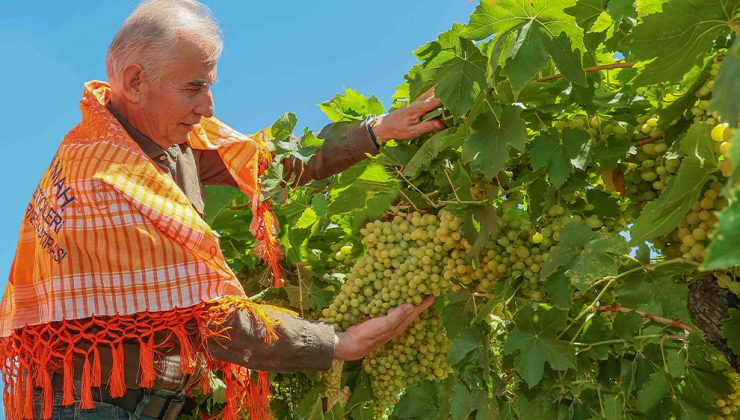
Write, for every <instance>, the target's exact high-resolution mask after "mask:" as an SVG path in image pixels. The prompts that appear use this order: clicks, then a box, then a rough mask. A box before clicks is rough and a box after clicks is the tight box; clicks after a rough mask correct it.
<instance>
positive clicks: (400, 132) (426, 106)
mask: <svg viewBox="0 0 740 420" xmlns="http://www.w3.org/2000/svg"><path fill="white" fill-rule="evenodd" d="M441 104H442V101H440V100H439V99H437V98H436V97H435V96H434V91H433V90H430V91H429V92H427V93H425V94H424V95H421V96H420V97H419V98H417V99H416V101H414V102H413V103H412V104H410V105H408V106H405V107H403V108H399V109H397V110H395V111H393V112H391V113H390V114H387V115H381V116H378V120H377V121H376V123H375V125H373V133H375V137H377V138H378V141H380V142H381V143H384V142H386V141H388V140H390V139H396V140H412V139H415V138H417V137H419V136H421V135H422V134H425V133H428V132H430V131H435V130H440V129H442V128H444V124H442V121H440V120H437V119H432V120H427V121H422V120H421V117H423V116H424V114H426V113H427V112H430V111H432V110H433V109H435V108H437V107H438V106H440V105H441Z"/></svg>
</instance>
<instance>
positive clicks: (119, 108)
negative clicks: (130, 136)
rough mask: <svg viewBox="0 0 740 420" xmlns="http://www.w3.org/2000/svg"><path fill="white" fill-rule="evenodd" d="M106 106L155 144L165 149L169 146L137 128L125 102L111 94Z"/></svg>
mask: <svg viewBox="0 0 740 420" xmlns="http://www.w3.org/2000/svg"><path fill="white" fill-rule="evenodd" d="M107 106H108V108H109V109H110V110H111V112H113V113H114V114H115V116H116V118H118V119H119V120H121V119H122V120H124V121H125V122H126V123H127V124H128V125H129V126H130V127H133V128H134V129H135V130H136V131H137V132H138V133H139V134H140V135H142V136H144V137H146V138H147V139H149V140H150V141H151V142H153V143H154V144H156V145H157V146H159V147H161V148H162V149H166V148H168V147H170V146H171V145H170V144H162V143H161V142H160V141H157V139H154V138H151V137H149V136H147V135H146V134H144V132H143V131H142V130H141V129H139V127H137V126H136V123H135V122H134V121H132V119H131V118H130V117H129V116H130V112H129V109H128V107H126V105H125V103H123V101H121V100H120V99H119V98H116V97H115V96H111V98H110V100H109V101H108V104H107Z"/></svg>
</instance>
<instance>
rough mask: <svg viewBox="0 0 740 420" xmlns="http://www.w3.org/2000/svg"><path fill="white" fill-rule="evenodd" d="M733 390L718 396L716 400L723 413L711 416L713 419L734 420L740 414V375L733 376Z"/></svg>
mask: <svg viewBox="0 0 740 420" xmlns="http://www.w3.org/2000/svg"><path fill="white" fill-rule="evenodd" d="M732 382H733V388H734V389H733V392H732V393H731V394H729V395H726V396H725V397H722V398H718V399H717V401H716V402H715V405H716V406H717V409H718V410H719V412H720V413H721V414H715V415H712V416H709V418H710V419H711V420H734V419H737V418H738V414H740V375H737V374H735V375H734V377H733V381H732Z"/></svg>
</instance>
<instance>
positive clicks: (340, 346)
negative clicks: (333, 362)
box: [334, 332, 346, 360]
mask: <svg viewBox="0 0 740 420" xmlns="http://www.w3.org/2000/svg"><path fill="white" fill-rule="evenodd" d="M343 334H344V333H341V332H335V333H334V358H335V359H338V360H345V358H346V355H345V354H344V344H345V343H344V340H342V335H343Z"/></svg>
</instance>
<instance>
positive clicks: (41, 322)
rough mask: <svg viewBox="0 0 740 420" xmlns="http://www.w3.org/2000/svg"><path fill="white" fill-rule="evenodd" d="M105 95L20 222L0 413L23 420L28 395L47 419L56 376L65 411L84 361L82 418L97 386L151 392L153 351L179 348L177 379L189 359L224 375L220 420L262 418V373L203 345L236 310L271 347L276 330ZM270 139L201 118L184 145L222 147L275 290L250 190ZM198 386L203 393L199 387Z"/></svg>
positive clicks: (268, 245)
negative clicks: (242, 414)
mask: <svg viewBox="0 0 740 420" xmlns="http://www.w3.org/2000/svg"><path fill="white" fill-rule="evenodd" d="M109 98H110V88H109V86H108V85H107V84H105V83H103V82H96V81H93V82H88V83H86V84H85V90H84V94H83V97H82V101H81V104H80V109H81V110H82V116H83V118H82V122H81V123H80V124H79V125H78V126H77V127H75V128H74V129H73V130H72V131H70V132H69V133H68V134H67V135H66V136H65V138H64V140H63V141H62V143H61V145H60V146H59V150H58V151H57V154H56V155H55V157H54V159H53V161H52V163H51V165H50V167H49V169H48V170H47V172H46V173H45V174H44V176H43V177H42V179H41V182H40V183H39V186H38V188H37V189H36V191H35V192H34V193H33V196H32V198H31V202H30V203H29V205H28V207H27V209H26V213H25V216H24V218H23V223H22V226H21V232H20V237H19V241H18V247H17V250H16V256H15V260H14V263H13V266H12V267H11V270H10V278H9V281H8V285H7V288H6V289H5V293H4V295H3V298H2V302H1V303H0V357H1V358H2V365H0V371H1V372H2V375H3V381H4V383H5V388H4V391H3V402H4V404H5V410H6V414H7V415H8V417H9V418H14V419H21V418H32V417H33V389H34V387H37V388H41V389H42V390H43V416H44V418H49V417H50V416H51V411H52V385H51V379H50V372H52V371H61V372H63V373H64V381H65V383H64V398H63V403H64V404H65V405H67V404H72V403H73V402H74V394H75V389H74V382H73V377H74V375H75V372H73V363H72V360H73V357H76V358H77V357H83V358H84V365H83V366H84V367H83V371H82V372H81V377H82V381H81V389H80V390H78V392H79V394H80V395H81V407H82V408H83V409H89V408H93V398H92V392H91V387H97V386H100V385H101V384H103V383H107V384H108V386H109V387H110V392H111V395H112V396H113V397H117V396H121V395H123V394H124V393H125V392H126V387H127V386H132V387H135V386H137V385H138V386H139V387H143V388H151V387H152V386H153V384H154V380H155V377H156V372H155V367H154V354H155V353H157V352H158V350H159V349H161V348H163V347H164V346H167V345H169V344H170V343H171V342H175V340H177V341H176V342H177V344H179V347H180V351H181V358H182V359H181V360H182V362H181V366H180V368H181V370H182V372H183V373H192V372H193V370H194V368H195V366H196V364H198V363H200V364H202V365H205V366H206V367H207V369H206V370H205V373H204V374H206V375H207V374H208V371H209V370H210V371H220V372H222V373H223V376H224V378H225V382H226V385H227V392H226V395H227V405H226V409H225V410H224V418H227V419H230V418H236V416H237V415H238V413H239V411H241V410H242V409H244V408H246V409H248V410H249V413H250V415H251V417H252V418H254V419H260V418H265V417H266V416H267V402H268V401H267V396H268V395H267V378H266V376H265V373H264V372H259V373H258V374H257V375H256V376H257V379H255V380H254V381H253V379H254V376H253V375H250V373H249V371H248V370H247V369H246V368H243V367H240V366H237V365H232V364H229V363H225V362H220V361H217V360H214V359H213V358H212V357H211V356H210V354H209V352H208V348H207V346H206V344H205V340H206V339H207V338H209V337H213V336H221V337H225V336H226V334H227V331H226V328H225V327H223V323H224V322H225V321H226V320H227V319H228V318H229V317H230V316H231V315H232V314H233V313H234V312H235V311H237V310H246V311H248V312H249V313H250V314H251V315H252V316H253V318H254V319H255V321H256V322H259V323H260V324H262V325H263V326H264V331H265V337H266V340H267V341H268V342H270V341H271V340H273V339H275V338H276V335H275V332H274V330H273V325H274V324H273V321H272V320H270V319H268V317H267V316H266V314H265V312H264V311H263V310H262V309H261V308H260V306H259V305H257V304H254V303H253V302H251V301H249V300H248V299H247V298H246V296H245V294H244V291H243V289H242V287H241V285H240V284H239V282H238V281H237V279H236V277H235V276H234V273H233V272H232V271H231V270H230V269H229V267H228V265H227V264H226V262H225V260H224V258H223V255H222V254H221V250H220V248H219V244H218V239H217V237H216V235H215V234H214V232H213V231H212V230H211V229H210V227H209V226H208V224H207V223H206V222H205V221H204V220H203V219H202V218H201V217H200V216H199V215H198V214H197V212H196V211H195V210H194V209H193V208H192V206H191V205H190V203H189V202H188V200H187V198H186V197H185V195H184V194H183V192H182V191H181V190H180V188H179V187H178V186H177V184H175V182H174V180H173V179H172V178H171V177H170V176H169V175H168V174H166V173H164V172H163V171H161V170H160V169H158V167H157V166H156V165H155V164H154V163H153V162H152V161H151V160H150V159H149V157H148V156H147V155H146V154H144V153H143V152H142V151H141V149H140V148H139V147H138V145H137V144H136V143H135V142H134V140H133V139H132V138H131V137H130V136H129V135H128V133H127V132H126V131H125V130H124V128H123V127H121V125H120V124H119V123H118V121H117V120H116V119H115V117H114V116H113V115H112V114H111V113H110V112H109V111H108V110H107V109H106V107H105V104H106V103H107V101H108V100H109ZM266 135H267V134H266V133H264V132H263V133H259V134H258V135H256V136H251V137H250V136H245V135H243V134H240V133H238V132H236V131H234V130H232V129H231V128H229V127H227V126H226V125H224V124H223V123H221V122H220V121H218V120H216V119H214V118H209V119H203V120H202V122H201V124H200V125H199V126H197V127H196V129H195V130H193V132H192V133H191V135H190V136H189V139H188V143H189V144H190V146H191V147H193V148H195V149H211V150H218V152H219V154H220V155H221V157H222V159H223V161H224V163H225V164H226V166H227V167H228V168H229V171H230V173H231V174H232V176H233V177H234V179H235V180H236V181H237V183H238V185H239V187H240V188H241V189H242V190H243V191H244V192H245V193H246V194H247V195H249V197H250V201H251V206H252V210H253V213H254V216H253V220H252V224H251V225H250V230H251V231H252V233H253V234H254V236H255V237H256V238H257V240H258V243H259V246H258V249H257V252H258V254H259V255H260V257H261V258H262V259H263V260H264V261H265V262H267V263H268V264H269V265H270V266H271V267H272V269H273V272H274V274H275V277H274V278H275V280H274V284H276V285H280V284H281V283H282V281H281V277H280V268H279V266H278V261H279V259H280V258H281V256H282V253H281V248H280V246H279V244H278V242H277V239H276V233H277V224H276V222H275V217H274V216H273V215H272V212H271V210H270V207H269V204H268V203H265V202H262V201H261V189H260V183H259V175H260V174H261V173H262V172H263V171H264V170H265V169H266V168H267V167H268V166H269V164H270V160H271V155H270V152H269V150H268V149H267V146H266V138H265V137H266ZM188 325H189V326H190V327H188ZM193 325H197V327H196V328H197V331H192V329H193ZM188 328H190V330H188ZM161 331H168V332H170V334H166V336H167V337H168V338H167V339H166V340H165V341H164V342H155V340H154V337H155V334H156V333H157V332H161ZM124 340H138V342H139V347H140V349H141V350H140V360H139V362H140V366H141V376H140V380H139V383H138V384H126V383H124V375H123V369H124V360H123V345H122V344H123V341H124ZM100 346H108V348H110V350H111V353H112V354H113V368H112V371H111V375H110V377H109V378H102V377H101V371H100V359H99V350H100V348H101V347H100ZM77 374H78V376H79V373H77ZM201 383H202V384H203V386H204V387H207V386H208V381H207V380H204V381H201Z"/></svg>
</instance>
